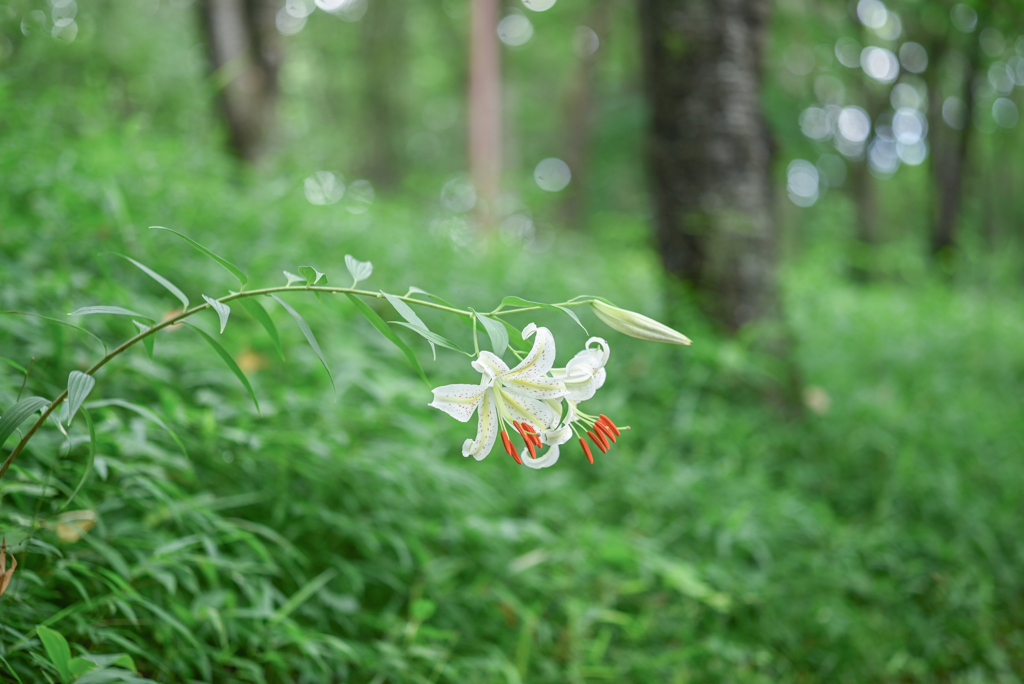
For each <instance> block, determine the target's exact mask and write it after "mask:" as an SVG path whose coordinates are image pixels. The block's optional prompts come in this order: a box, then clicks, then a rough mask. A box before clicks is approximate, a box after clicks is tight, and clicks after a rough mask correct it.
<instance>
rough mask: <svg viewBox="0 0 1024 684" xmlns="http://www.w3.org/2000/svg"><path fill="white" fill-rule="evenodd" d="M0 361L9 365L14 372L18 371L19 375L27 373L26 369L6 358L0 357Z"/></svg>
mask: <svg viewBox="0 0 1024 684" xmlns="http://www.w3.org/2000/svg"><path fill="white" fill-rule="evenodd" d="M0 361H3V362H4V363H6V364H7V365H9V366H10V367H11V368H13V369H14V370H16V371H20V372H21V373H28V370H27V369H25V368H24V367H22V365H21V364H20V363H17V362H16V361H14V360H13V359H9V358H7V357H6V356H0Z"/></svg>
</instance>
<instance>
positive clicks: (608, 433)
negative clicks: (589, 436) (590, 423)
mask: <svg viewBox="0 0 1024 684" xmlns="http://www.w3.org/2000/svg"><path fill="white" fill-rule="evenodd" d="M594 432H597V433H598V434H600V435H601V436H602V437H604V438H605V441H606V442H607V441H608V440H609V439H610V440H612V443H613V444H614V443H615V441H616V439H615V433H614V432H612V429H611V428H610V427H608V426H607V425H605V424H604V423H602V422H601V421H597V422H596V423H594Z"/></svg>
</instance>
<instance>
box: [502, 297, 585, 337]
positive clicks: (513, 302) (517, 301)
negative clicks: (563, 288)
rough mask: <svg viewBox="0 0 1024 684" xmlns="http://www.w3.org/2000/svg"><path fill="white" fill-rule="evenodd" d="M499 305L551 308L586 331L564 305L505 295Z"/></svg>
mask: <svg viewBox="0 0 1024 684" xmlns="http://www.w3.org/2000/svg"><path fill="white" fill-rule="evenodd" d="M501 306H502V308H504V307H506V306H517V307H518V306H522V307H530V306H539V307H540V308H542V309H551V310H552V311H561V312H562V313H564V314H565V315H566V316H568V317H569V318H571V319H572V320H574V321H576V325H578V326H580V327H581V328H583V332H587V328H586V327H585V326H584V325H583V324H582V323H580V319H579V318H577V317H576V314H574V313H573V312H572V311H571V310H569V309H567V308H565V307H564V306H557V305H555V304H542V303H541V302H531V301H529V300H526V299H523V298H522V297H505V298H504V299H502V300H501ZM587 334H588V335H589V334H590V333H587Z"/></svg>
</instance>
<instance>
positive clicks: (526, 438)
mask: <svg viewBox="0 0 1024 684" xmlns="http://www.w3.org/2000/svg"><path fill="white" fill-rule="evenodd" d="M512 425H514V426H515V428H516V430H518V431H519V434H520V435H522V437H523V441H524V442H526V448H527V449H528V450H529V451H530V458H537V447H535V446H534V445H533V440H532V439H530V437H529V434H528V433H527V432H526V430H525V429H524V428H523V426H522V425H520V424H519V421H516V420H513V421H512Z"/></svg>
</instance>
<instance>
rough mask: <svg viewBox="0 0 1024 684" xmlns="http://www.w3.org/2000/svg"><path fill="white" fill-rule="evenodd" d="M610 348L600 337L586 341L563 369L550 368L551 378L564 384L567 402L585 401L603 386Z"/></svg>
mask: <svg viewBox="0 0 1024 684" xmlns="http://www.w3.org/2000/svg"><path fill="white" fill-rule="evenodd" d="M610 354H611V347H609V346H608V343H607V342H606V341H605V340H604V339H602V338H600V337H591V338H590V339H589V340H587V344H586V345H585V347H584V349H583V351H581V352H580V353H578V354H577V355H576V356H574V357H572V359H571V360H570V361H569V363H567V364H565V368H552V369H551V376H552V377H554V378H558V379H559V380H561V381H563V382H564V383H565V389H566V391H567V394H566V395H565V398H566V400H567V401H574V402H580V401H586V400H587V399H590V398H592V397H593V396H594V393H595V392H597V390H599V389H601V387H602V386H603V385H604V381H605V378H606V377H607V375H606V373H605V370H604V366H605V364H606V363H608V356H609V355H610Z"/></svg>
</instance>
